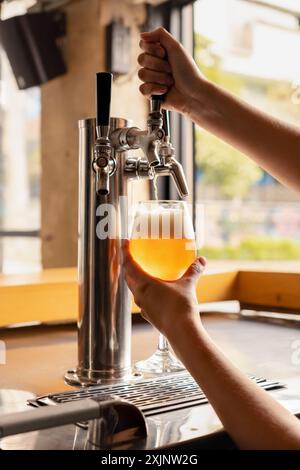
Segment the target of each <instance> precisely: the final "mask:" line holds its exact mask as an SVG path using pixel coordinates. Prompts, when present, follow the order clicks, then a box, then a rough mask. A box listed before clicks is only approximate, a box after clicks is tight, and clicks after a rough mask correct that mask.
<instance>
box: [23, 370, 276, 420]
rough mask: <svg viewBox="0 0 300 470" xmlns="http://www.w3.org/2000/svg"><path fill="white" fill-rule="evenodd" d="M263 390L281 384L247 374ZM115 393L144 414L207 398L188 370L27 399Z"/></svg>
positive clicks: (49, 401)
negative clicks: (132, 381)
mask: <svg viewBox="0 0 300 470" xmlns="http://www.w3.org/2000/svg"><path fill="white" fill-rule="evenodd" d="M249 377H250V379H251V380H253V381H254V382H255V383H257V385H259V386H260V387H261V388H263V389H264V390H276V389H280V388H283V387H284V384H282V383H280V382H276V381H271V380H267V379H265V378H262V377H255V376H249ZM103 395H115V396H118V397H120V398H123V399H124V400H127V401H129V402H130V403H133V404H134V405H136V406H137V407H138V408H140V410H141V411H142V412H143V414H144V415H145V416H152V415H157V414H160V413H165V412H169V411H175V410H179V409H183V408H190V407H193V406H198V405H203V404H205V403H208V400H207V398H206V396H205V395H204V393H203V392H202V390H201V389H200V388H199V386H198V385H197V383H196V382H195V381H194V379H193V378H192V377H191V376H190V374H189V373H188V372H183V373H182V372H180V373H176V374H173V375H164V376H162V377H157V378H151V379H146V380H139V381H135V382H134V383H131V382H126V383H119V384H112V385H94V386H90V387H84V388H80V389H77V390H74V391H69V392H62V393H53V394H50V395H44V396H40V397H38V398H36V399H35V400H29V401H28V403H29V404H30V405H33V406H36V407H37V406H45V405H57V404H60V403H66V402H69V401H73V400H82V399H83V398H98V397H102V396H103Z"/></svg>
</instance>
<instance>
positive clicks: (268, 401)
mask: <svg viewBox="0 0 300 470" xmlns="http://www.w3.org/2000/svg"><path fill="white" fill-rule="evenodd" d="M168 339H169V341H170V343H171V344H172V346H173V348H174V350H175V352H176V354H177V355H178V356H179V357H180V359H181V360H182V361H183V363H184V364H185V366H186V367H187V369H188V370H189V372H190V373H191V375H192V376H193V377H194V378H195V380H196V381H197V382H198V383H199V385H200V387H201V388H202V390H203V391H204V393H205V394H206V396H207V398H208V399H209V401H210V403H211V405H212V406H213V408H214V409H215V411H216V413H217V414H218V416H219V418H220V420H221V421H222V423H223V425H224V428H225V429H226V431H227V432H228V433H229V434H230V435H231V437H232V438H233V439H234V441H235V442H236V444H237V445H238V446H239V447H240V448H242V449H300V423H299V422H298V420H297V418H295V417H294V416H293V415H292V414H290V413H289V412H288V411H287V410H285V409H284V408H283V407H282V406H281V405H280V404H279V403H278V402H276V401H275V400H274V399H273V398H272V397H271V396H270V395H268V394H267V393H266V392H265V391H264V390H262V389H260V388H259V387H258V386H257V385H256V384H255V383H253V382H252V381H251V380H250V379H248V377H247V376H246V375H244V374H243V373H242V372H241V371H239V370H238V369H237V368H236V367H235V366H234V365H233V364H232V363H231V362H230V361H229V360H228V359H227V358H226V357H225V356H224V355H223V353H222V352H221V351H220V350H219V349H218V347H217V346H216V345H215V344H214V343H213V341H212V340H211V339H210V337H209V336H208V334H207V333H206V332H205V330H204V329H203V327H202V326H201V323H200V322H199V323H197V322H193V323H192V324H191V323H189V324H187V323H186V324H183V325H180V329H179V330H178V331H177V330H176V328H172V331H170V332H169V334H168Z"/></svg>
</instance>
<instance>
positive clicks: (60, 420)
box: [0, 397, 147, 449]
mask: <svg viewBox="0 0 300 470" xmlns="http://www.w3.org/2000/svg"><path fill="white" fill-rule="evenodd" d="M76 421H88V428H87V434H86V441H85V446H84V448H86V449H95V448H98V449H112V448H115V447H116V446H120V445H126V444H127V445H128V446H131V445H132V443H133V442H136V441H138V440H145V438H146V436H147V430H146V423H145V419H144V417H143V415H142V413H141V411H140V410H139V409H138V408H137V407H136V406H134V405H132V404H131V403H128V402H126V401H123V400H120V399H115V398H114V397H102V398H101V399H90V398H87V399H85V400H82V401H75V402H74V401H71V402H68V403H64V404H60V405H57V406H55V407H43V408H35V409H31V410H27V411H23V412H17V413H8V414H4V415H1V416H0V438H3V437H7V436H13V435H16V434H23V433H28V432H31V431H36V430H42V429H48V428H53V427H56V426H65V425H67V424H72V423H74V422H76Z"/></svg>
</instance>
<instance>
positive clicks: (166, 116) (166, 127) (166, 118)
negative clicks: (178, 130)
mask: <svg viewBox="0 0 300 470" xmlns="http://www.w3.org/2000/svg"><path fill="white" fill-rule="evenodd" d="M162 115H163V130H164V132H165V136H166V137H170V111H168V110H167V109H163V110H162Z"/></svg>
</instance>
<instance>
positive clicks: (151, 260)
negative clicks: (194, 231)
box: [130, 238, 196, 281]
mask: <svg viewBox="0 0 300 470" xmlns="http://www.w3.org/2000/svg"><path fill="white" fill-rule="evenodd" d="M195 251H196V250H195V241H194V240H188V239H184V238H183V239H176V238H175V239H174V238H173V239H169V240H167V239H157V240H153V239H151V238H137V239H133V240H130V252H131V254H132V256H133V258H134V259H135V261H136V262H137V263H138V264H139V265H140V266H141V267H142V268H143V270H144V271H146V272H147V273H148V274H151V276H154V277H158V278H159V279H163V280H165V281H174V280H176V279H179V278H180V277H181V276H182V275H183V274H184V272H185V271H186V269H187V268H188V266H189V265H190V264H191V263H192V262H193V261H194V259H195V257H196V253H195Z"/></svg>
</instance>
